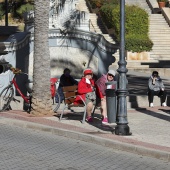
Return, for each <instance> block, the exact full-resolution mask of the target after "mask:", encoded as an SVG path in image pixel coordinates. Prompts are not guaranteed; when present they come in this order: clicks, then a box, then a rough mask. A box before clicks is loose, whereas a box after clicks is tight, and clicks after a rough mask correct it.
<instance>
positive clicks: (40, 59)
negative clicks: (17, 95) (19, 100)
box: [31, 0, 52, 115]
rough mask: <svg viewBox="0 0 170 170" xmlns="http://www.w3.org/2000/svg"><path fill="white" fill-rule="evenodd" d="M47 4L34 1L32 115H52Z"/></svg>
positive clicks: (37, 0)
mask: <svg viewBox="0 0 170 170" xmlns="http://www.w3.org/2000/svg"><path fill="white" fill-rule="evenodd" d="M49 3H50V1H49V0H36V1H34V11H35V14H34V62H33V94H32V108H33V109H32V111H31V114H34V115H46V114H49V113H52V99H51V93H50V77H51V73H50V52H49V43H48V31H49Z"/></svg>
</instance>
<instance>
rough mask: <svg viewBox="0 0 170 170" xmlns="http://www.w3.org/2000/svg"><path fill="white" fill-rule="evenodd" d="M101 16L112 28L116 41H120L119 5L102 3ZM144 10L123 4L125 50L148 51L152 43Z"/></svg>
mask: <svg viewBox="0 0 170 170" xmlns="http://www.w3.org/2000/svg"><path fill="white" fill-rule="evenodd" d="M100 13H101V16H102V18H103V21H104V22H105V24H106V26H107V27H108V28H113V29H114V34H115V37H116V38H117V41H118V42H119V41H120V5H119V4H118V5H104V6H102V7H101V9H100ZM148 17H149V16H148V14H147V12H146V11H145V10H143V9H141V8H139V7H138V6H125V35H126V36H125V40H126V50H129V51H133V52H141V51H150V50H151V49H152V46H153V43H152V41H151V40H150V39H149V37H148V31H149V28H148V25H149V19H148Z"/></svg>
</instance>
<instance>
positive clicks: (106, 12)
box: [100, 4, 115, 28]
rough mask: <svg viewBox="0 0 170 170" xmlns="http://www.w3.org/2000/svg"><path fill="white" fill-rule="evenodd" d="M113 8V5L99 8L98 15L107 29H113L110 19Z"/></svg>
mask: <svg viewBox="0 0 170 170" xmlns="http://www.w3.org/2000/svg"><path fill="white" fill-rule="evenodd" d="M114 7H115V5H109V4H107V5H103V6H102V7H101V8H100V15H101V17H102V18H103V20H104V22H105V24H106V26H107V28H112V27H113V22H112V18H113V13H112V10H113V8H114Z"/></svg>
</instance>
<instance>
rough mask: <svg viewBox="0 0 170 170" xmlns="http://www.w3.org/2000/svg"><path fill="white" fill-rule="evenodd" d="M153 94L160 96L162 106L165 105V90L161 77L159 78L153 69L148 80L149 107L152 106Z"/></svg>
mask: <svg viewBox="0 0 170 170" xmlns="http://www.w3.org/2000/svg"><path fill="white" fill-rule="evenodd" d="M154 96H160V97H161V101H162V106H164V107H165V106H167V105H166V102H165V100H166V90H165V86H164V84H163V81H162V79H161V78H160V76H159V74H158V72H157V71H153V73H152V75H151V77H150V78H149V80H148V99H149V104H150V107H153V98H154Z"/></svg>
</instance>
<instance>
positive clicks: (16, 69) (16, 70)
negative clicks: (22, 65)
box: [10, 67, 22, 74]
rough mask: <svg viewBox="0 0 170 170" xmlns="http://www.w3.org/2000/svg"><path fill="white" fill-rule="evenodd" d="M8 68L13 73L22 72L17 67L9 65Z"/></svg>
mask: <svg viewBox="0 0 170 170" xmlns="http://www.w3.org/2000/svg"><path fill="white" fill-rule="evenodd" d="M10 70H11V71H12V72H13V73H14V74H21V73H22V71H21V70H20V69H19V68H14V67H11V68H10Z"/></svg>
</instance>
